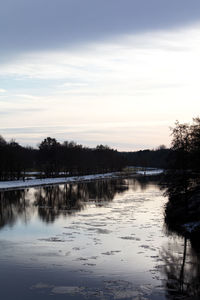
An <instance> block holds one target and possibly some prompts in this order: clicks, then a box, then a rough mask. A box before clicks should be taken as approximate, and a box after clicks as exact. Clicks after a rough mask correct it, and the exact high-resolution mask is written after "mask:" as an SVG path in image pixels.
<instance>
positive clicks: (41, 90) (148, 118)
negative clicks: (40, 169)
mask: <svg viewBox="0 0 200 300" xmlns="http://www.w3.org/2000/svg"><path fill="white" fill-rule="evenodd" d="M199 78H200V1H199V0H198V1H197V0H191V1H188V0H187V1H186V0H168V1H164V0H140V1H138V0H137V1H136V0H6V1H0V135H2V136H3V137H4V138H5V139H6V140H10V139H11V138H14V139H15V140H16V141H17V142H19V143H20V144H23V145H32V146H36V145H38V143H39V142H40V141H41V140H42V139H44V138H46V137H47V136H51V137H55V138H56V139H57V140H58V141H60V142H62V141H65V140H68V141H71V140H74V141H76V142H78V143H81V144H83V145H85V146H89V147H95V146H96V145H98V144H107V145H109V146H110V147H112V148H115V149H118V150H124V151H134V150H138V149H147V148H156V147H158V146H159V145H161V144H165V145H166V146H170V140H171V136H170V127H173V126H174V123H175V121H176V120H179V121H180V122H191V121H192V118H193V117H196V116H198V115H199V111H200V101H199V99H200V89H199Z"/></svg>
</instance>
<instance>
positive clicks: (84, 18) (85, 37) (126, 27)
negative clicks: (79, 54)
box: [0, 0, 200, 63]
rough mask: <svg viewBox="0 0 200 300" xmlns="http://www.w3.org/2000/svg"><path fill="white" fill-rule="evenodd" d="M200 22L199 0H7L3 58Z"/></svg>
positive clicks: (0, 32) (2, 12)
mask: <svg viewBox="0 0 200 300" xmlns="http://www.w3.org/2000/svg"><path fill="white" fill-rule="evenodd" d="M199 20H200V2H199V0H193V1H192V2H191V1H188V0H168V1H161V0H151V1H147V0H140V1H138V0H117V1H116V0H84V1H83V0H56V1H55V0H42V1H41V0H29V1H27V0H6V1H1V4H0V37H1V50H0V54H1V56H0V57H1V58H0V62H1V63H3V62H5V61H7V60H8V59H11V58H13V57H15V56H16V55H20V54H23V53H25V52H32V51H41V50H45V51H46V50H48V49H52V50H53V49H63V48H65V49H69V47H77V48H78V47H80V45H86V44H88V43H91V42H94V41H100V40H105V39H110V38H112V37H114V36H119V35H124V34H132V33H138V32H144V31H154V30H160V29H169V28H171V27H177V26H185V25H186V24H188V23H194V22H197V21H199Z"/></svg>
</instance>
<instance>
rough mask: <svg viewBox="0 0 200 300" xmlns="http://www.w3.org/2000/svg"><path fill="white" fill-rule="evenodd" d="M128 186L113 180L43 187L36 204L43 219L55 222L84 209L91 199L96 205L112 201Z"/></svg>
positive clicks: (37, 195) (36, 198) (39, 191)
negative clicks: (61, 217)
mask: <svg viewBox="0 0 200 300" xmlns="http://www.w3.org/2000/svg"><path fill="white" fill-rule="evenodd" d="M122 187H123V188H122ZM127 188H128V187H127V186H122V182H121V181H112V180H106V181H94V182H89V183H77V184H66V185H64V186H50V187H43V188H41V189H39V190H37V191H36V193H35V202H34V205H35V206H37V207H38V214H39V216H40V218H41V219H42V220H43V221H45V222H53V221H54V220H55V219H56V218H57V217H59V216H61V215H62V216H66V215H71V214H74V213H75V212H77V211H80V210H82V209H84V207H85V206H86V202H88V201H89V200H92V201H94V202H95V203H96V205H102V203H103V202H108V201H112V200H113V198H114V196H115V194H116V193H119V192H121V191H122V190H123V191H124V190H126V189H127Z"/></svg>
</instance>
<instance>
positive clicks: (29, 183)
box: [0, 172, 119, 190]
mask: <svg viewBox="0 0 200 300" xmlns="http://www.w3.org/2000/svg"><path fill="white" fill-rule="evenodd" d="M118 175H119V173H117V172H115V173H106V174H95V175H85V176H74V177H60V178H44V179H30V180H26V181H23V180H15V181H1V182H0V190H8V189H9V190H10V189H16V188H26V187H34V186H42V185H51V184H61V183H70V182H80V181H90V180H95V179H104V178H105V179H106V178H116V177H118Z"/></svg>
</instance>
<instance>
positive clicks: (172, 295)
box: [161, 238, 200, 299]
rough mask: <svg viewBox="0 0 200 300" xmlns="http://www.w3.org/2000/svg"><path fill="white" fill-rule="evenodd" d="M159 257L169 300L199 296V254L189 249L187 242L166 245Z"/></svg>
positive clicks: (185, 239)
mask: <svg viewBox="0 0 200 300" xmlns="http://www.w3.org/2000/svg"><path fill="white" fill-rule="evenodd" d="M161 257H162V259H163V261H164V263H165V265H164V268H163V272H164V274H165V276H166V295H167V298H169V299H184V298H185V297H191V296H196V297H199V296H200V263H199V254H197V253H196V252H195V251H194V249H192V248H191V245H190V242H189V240H187V238H184V241H183V245H181V244H180V243H175V242H174V243H173V244H168V246H167V248H164V247H163V249H162V253H161Z"/></svg>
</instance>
